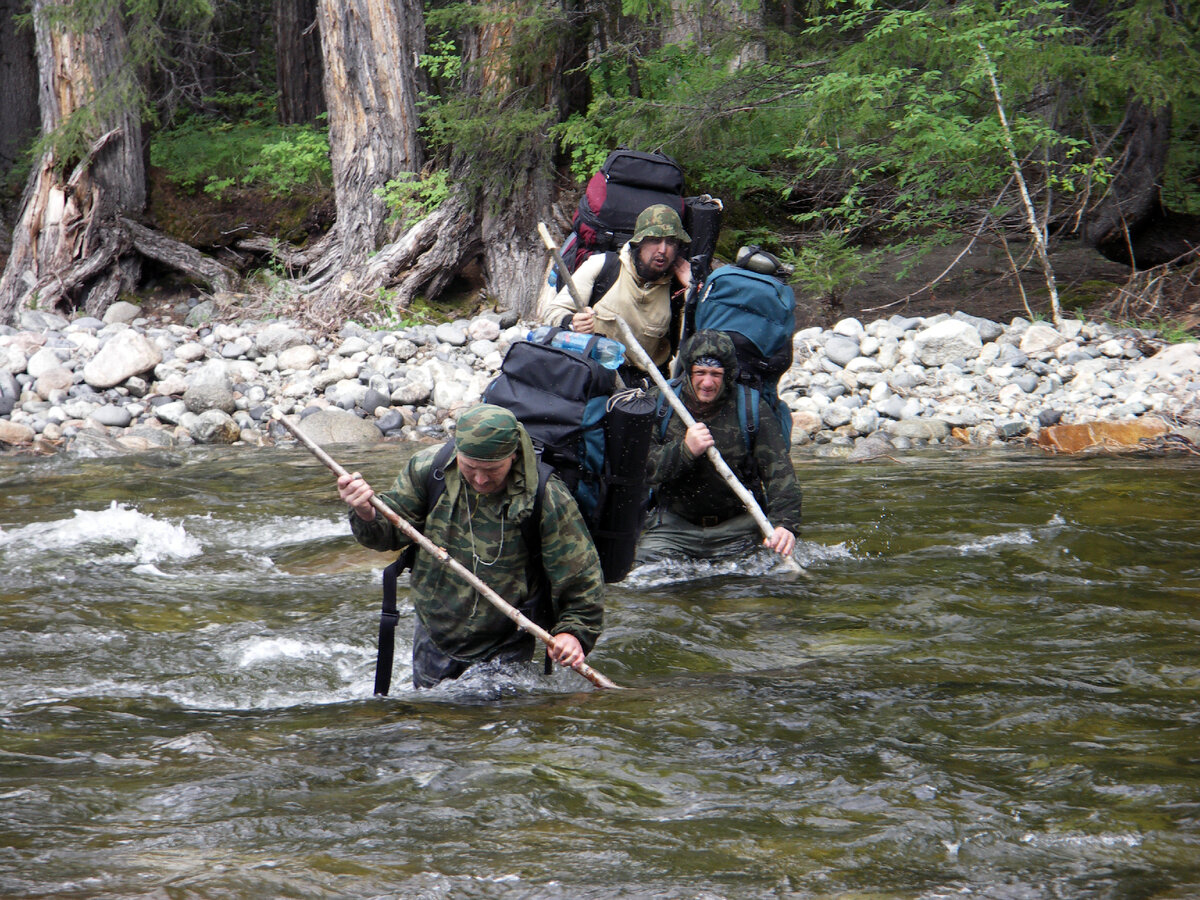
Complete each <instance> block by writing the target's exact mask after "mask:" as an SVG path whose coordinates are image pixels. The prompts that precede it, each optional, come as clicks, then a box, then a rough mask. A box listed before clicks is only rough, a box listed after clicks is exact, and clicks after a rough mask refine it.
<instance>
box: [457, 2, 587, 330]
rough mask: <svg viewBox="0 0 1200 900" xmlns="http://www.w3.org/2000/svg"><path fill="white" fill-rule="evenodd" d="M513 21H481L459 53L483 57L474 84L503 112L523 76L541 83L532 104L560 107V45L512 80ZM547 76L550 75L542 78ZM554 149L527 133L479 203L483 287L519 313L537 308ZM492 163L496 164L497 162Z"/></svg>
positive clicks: (519, 92)
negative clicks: (541, 231)
mask: <svg viewBox="0 0 1200 900" xmlns="http://www.w3.org/2000/svg"><path fill="white" fill-rule="evenodd" d="M497 8H499V5H497ZM506 10H507V11H508V12H509V13H511V14H513V16H514V19H513V20H510V21H515V17H516V13H517V10H516V9H515V7H514V6H513V5H512V4H509V5H508V6H507V7H506ZM512 27H513V26H512V25H497V24H491V25H487V26H484V27H483V28H481V29H479V31H478V32H477V33H476V34H475V35H474V36H473V37H474V39H473V40H471V41H469V42H468V43H467V53H466V54H465V55H466V56H467V58H468V60H470V61H474V60H479V61H480V62H483V63H485V64H484V65H483V66H481V67H480V69H479V72H480V77H479V81H478V83H477V84H475V85H473V86H472V87H473V89H474V90H475V92H476V93H477V94H478V95H479V97H480V98H481V99H482V101H483V103H484V104H485V105H491V104H494V105H495V108H497V109H499V110H500V111H501V113H502V114H503V111H504V110H505V108H506V107H507V106H508V105H509V104H510V103H512V102H515V101H514V99H513V98H516V97H522V98H524V95H525V94H526V92H527V91H529V90H530V88H531V85H528V84H524V83H522V82H524V81H526V80H528V81H535V82H536V83H538V84H540V85H541V86H542V87H541V94H540V96H538V97H537V100H538V102H539V103H540V104H541V105H542V106H543V107H545V108H549V109H556V108H557V109H559V110H561V108H562V107H563V105H564V102H565V101H563V100H562V99H560V96H559V95H558V93H559V92H561V91H562V90H564V87H565V86H564V84H563V81H562V78H561V69H557V66H556V63H558V62H559V55H558V54H560V53H561V51H562V48H560V47H558V46H550V47H547V48H546V54H545V57H544V59H545V62H546V65H545V68H544V69H541V70H538V71H536V72H527V73H524V75H523V77H521V78H520V79H518V76H517V74H516V73H515V72H514V67H513V65H512V60H511V54H512V35H511V30H512ZM555 43H556V42H555ZM545 75H550V76H551V77H549V78H545V77H544V76H545ZM522 102H527V100H523V101H522ZM553 152H554V148H553V145H552V144H551V143H550V142H549V141H548V140H546V139H545V138H543V137H541V136H540V135H536V136H533V135H531V136H530V144H529V146H528V149H527V150H526V151H525V152H523V153H522V154H520V158H519V159H513V160H506V161H504V162H503V166H502V168H503V175H502V177H501V178H499V179H495V180H493V181H491V182H490V183H489V185H488V187H486V188H485V191H484V196H483V197H482V198H481V199H480V202H479V209H480V210H481V211H482V213H483V218H482V223H481V224H482V231H483V235H484V237H485V240H484V242H483V261H484V274H485V276H486V278H487V282H488V292H489V294H491V295H492V296H493V297H495V298H496V299H497V300H498V301H499V302H500V304H501V305H502V306H504V307H506V308H508V309H512V310H515V311H516V312H517V313H518V314H520V315H522V316H526V315H529V314H530V313H532V312H534V311H535V308H536V305H537V300H538V295H539V293H540V291H541V287H542V282H543V279H544V277H545V274H546V265H545V263H546V260H545V249H544V247H543V246H542V242H541V240H540V238H539V237H538V233H537V223H538V220H539V218H540V217H544V216H545V215H546V214H547V212H548V211H549V209H550V201H551V186H552V182H553V175H554V164H553ZM460 165H462V166H463V167H464V168H469V167H470V166H471V165H472V162H471V160H469V159H461V160H460ZM492 165H493V166H495V165H496V164H495V162H493V163H492Z"/></svg>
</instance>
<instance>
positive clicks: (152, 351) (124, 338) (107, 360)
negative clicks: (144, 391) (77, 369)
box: [83, 328, 162, 390]
mask: <svg viewBox="0 0 1200 900" xmlns="http://www.w3.org/2000/svg"><path fill="white" fill-rule="evenodd" d="M160 362H162V351H161V350H159V349H158V348H157V347H156V346H154V344H152V343H150V341H148V340H146V338H145V337H144V336H143V335H141V334H139V333H138V332H136V331H134V330H133V329H132V328H126V329H124V330H122V331H119V332H117V333H116V334H114V335H113V336H112V337H110V338H109V339H108V340H107V341H105V343H104V346H102V347H101V348H100V351H99V352H98V353H97V354H96V355H95V356H93V357H92V358H91V359H90V360H89V361H88V363H87V365H85V366H84V367H83V380H84V381H86V382H87V383H88V384H90V385H91V386H92V387H94V388H100V389H102V390H103V389H105V388H110V387H115V386H116V385H118V384H120V383H121V382H123V381H124V380H125V379H127V378H130V377H131V376H133V375H141V374H142V373H143V372H149V371H150V370H151V369H153V368H154V367H155V366H157V365H158V364H159V363H160Z"/></svg>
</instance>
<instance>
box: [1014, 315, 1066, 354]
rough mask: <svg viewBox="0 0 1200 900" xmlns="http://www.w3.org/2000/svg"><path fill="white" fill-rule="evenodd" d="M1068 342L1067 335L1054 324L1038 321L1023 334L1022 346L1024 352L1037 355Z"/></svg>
mask: <svg viewBox="0 0 1200 900" xmlns="http://www.w3.org/2000/svg"><path fill="white" fill-rule="evenodd" d="M1066 342H1067V339H1066V337H1064V336H1063V335H1062V334H1060V333H1059V332H1058V331H1056V330H1055V329H1054V328H1053V327H1052V326H1050V325H1046V324H1045V323H1043V322H1038V323H1037V324H1035V325H1030V326H1029V327H1028V328H1027V329H1025V333H1024V334H1023V335H1021V343H1020V347H1021V352H1022V353H1024V354H1027V355H1029V356H1036V355H1037V354H1039V353H1049V352H1050V351H1052V350H1054V349H1055V348H1057V347H1059V346H1060V345H1062V344H1065V343H1066Z"/></svg>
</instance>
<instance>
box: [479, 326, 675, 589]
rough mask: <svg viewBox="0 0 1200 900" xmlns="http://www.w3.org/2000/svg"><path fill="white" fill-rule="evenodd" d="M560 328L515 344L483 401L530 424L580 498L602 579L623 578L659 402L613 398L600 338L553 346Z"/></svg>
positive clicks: (546, 458) (632, 395) (545, 455)
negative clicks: (597, 350) (577, 346)
mask: <svg viewBox="0 0 1200 900" xmlns="http://www.w3.org/2000/svg"><path fill="white" fill-rule="evenodd" d="M556 333H557V329H552V330H551V331H550V332H549V333H547V334H546V335H545V336H544V337H543V338H542V340H540V341H518V342H516V343H514V344H513V345H512V346H511V347H510V348H509V349H508V353H506V354H505V357H504V361H503V363H501V366H500V374H499V375H497V376H496V378H495V379H494V380H493V381H492V382H491V384H489V385H488V386H487V388H486V389H485V390H484V392H483V400H484V402H485V403H494V404H496V405H497V406H503V407H504V408H506V409H508V410H510V411H511V412H512V413H513V414H514V415H515V416H516V417H517V420H518V421H519V422H520V423H521V424H522V425H524V426H525V430H526V431H528V432H529V436H530V438H532V439H533V442H534V446H535V447H536V448H537V449H538V450H539V452H540V454H541V459H542V461H543V462H545V463H548V464H549V465H550V466H551V467H552V468H553V469H554V471H555V473H556V474H557V475H558V476H559V477H560V478H561V479H562V480H563V482H564V483H565V484H566V485H567V487H568V488H569V489H570V491H571V494H572V495H573V496H574V497H575V502H576V503H577V504H578V505H579V511H580V512H581V513H582V514H583V519H584V522H585V524H586V525H587V528H588V531H589V532H590V533H591V536H592V540H593V542H594V543H595V545H596V552H597V553H598V554H599V556H600V565H601V567H602V569H603V570H604V580H605V581H607V582H614V581H620V580H621V579H622V578H624V577H625V576H626V575H627V574H628V573H629V570H630V568H632V566H633V556H634V550H635V549H636V544H637V538H638V534H639V533H640V531H641V526H642V522H643V520H644V514H645V510H644V502H643V501H644V497H645V492H646V457H647V455H648V454H649V451H650V440H651V429H652V427H653V418H654V402H653V401H652V400H650V399H649V398H647V397H646V396H645V395H644V394H640V393H638V392H629V393H627V394H618V395H616V396H614V394H613V391H614V388H615V384H616V373H615V372H614V371H613V370H612V369H607V368H605V367H604V366H602V365H600V363H599V362H597V361H596V360H594V359H592V358H591V357H590V356H589V355H588V354H589V352H590V351H591V348H592V345H593V344H594V343H595V342H596V341H597V340H598V338H595V337H593V339H592V341H591V342H589V345H588V347H587V348H585V350H583V351H582V352H576V351H573V350H567V349H564V348H561V347H555V346H553V345H552V344H551V343H550V342H551V341H552V340H553V339H554V335H555V334H556Z"/></svg>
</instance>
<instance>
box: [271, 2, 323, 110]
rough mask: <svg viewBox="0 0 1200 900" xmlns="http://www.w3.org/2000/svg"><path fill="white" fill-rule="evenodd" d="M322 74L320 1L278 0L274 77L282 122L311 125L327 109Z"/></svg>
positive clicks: (276, 8) (276, 7)
mask: <svg viewBox="0 0 1200 900" xmlns="http://www.w3.org/2000/svg"><path fill="white" fill-rule="evenodd" d="M322 75H323V66H322V63H321V32H320V30H319V29H318V28H317V0H275V77H276V81H277V82H278V84H279V121H280V122H281V123H282V124H284V125H297V124H308V123H311V122H315V121H316V119H317V116H319V115H320V114H321V113H323V112H325V93H324V91H323V89H322V87H321V81H322Z"/></svg>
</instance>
